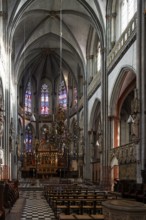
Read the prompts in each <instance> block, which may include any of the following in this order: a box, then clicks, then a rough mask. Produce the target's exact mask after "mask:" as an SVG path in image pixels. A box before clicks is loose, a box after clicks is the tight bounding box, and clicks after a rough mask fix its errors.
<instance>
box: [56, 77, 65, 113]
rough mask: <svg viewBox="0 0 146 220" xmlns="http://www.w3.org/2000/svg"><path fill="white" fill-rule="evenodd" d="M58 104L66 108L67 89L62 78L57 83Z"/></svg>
mask: <svg viewBox="0 0 146 220" xmlns="http://www.w3.org/2000/svg"><path fill="white" fill-rule="evenodd" d="M58 98H59V105H60V106H61V107H62V108H63V109H65V110H66V109H67V91H66V87H65V82H64V80H62V81H61V82H60V85H59V97H58Z"/></svg>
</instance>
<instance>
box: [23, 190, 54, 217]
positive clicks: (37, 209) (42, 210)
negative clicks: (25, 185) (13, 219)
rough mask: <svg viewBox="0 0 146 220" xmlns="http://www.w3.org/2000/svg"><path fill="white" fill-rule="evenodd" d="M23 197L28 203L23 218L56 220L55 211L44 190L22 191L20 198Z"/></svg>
mask: <svg viewBox="0 0 146 220" xmlns="http://www.w3.org/2000/svg"><path fill="white" fill-rule="evenodd" d="M22 197H23V198H25V199H26V203H25V206H24V208H23V210H22V214H21V220H55V217H54V213H53V211H52V209H51V208H50V207H49V205H48V203H47V202H46V200H45V198H44V196H43V192H42V191H23V192H20V198H22Z"/></svg>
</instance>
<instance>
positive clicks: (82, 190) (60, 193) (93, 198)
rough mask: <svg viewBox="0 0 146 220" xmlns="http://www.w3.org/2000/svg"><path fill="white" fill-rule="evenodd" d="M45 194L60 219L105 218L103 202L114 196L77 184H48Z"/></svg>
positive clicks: (99, 219) (100, 219) (101, 219)
mask: <svg viewBox="0 0 146 220" xmlns="http://www.w3.org/2000/svg"><path fill="white" fill-rule="evenodd" d="M44 196H45V198H46V200H47V202H48V203H49V205H50V207H51V208H52V210H53V211H54V214H55V217H56V218H57V219H59V220H70V219H98V220H104V215H103V210H102V202H103V201H105V200H107V199H110V198H113V195H111V194H109V193H107V192H104V191H103V192H101V191H97V190H94V189H89V188H87V187H81V186H79V185H77V184H50V185H46V186H45V187H44ZM111 196H112V197H111ZM115 198H116V197H115Z"/></svg>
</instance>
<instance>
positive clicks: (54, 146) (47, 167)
mask: <svg viewBox="0 0 146 220" xmlns="http://www.w3.org/2000/svg"><path fill="white" fill-rule="evenodd" d="M70 142H71V135H70V132H69V129H68V128H67V126H66V124H65V112H64V111H63V110H62V109H61V108H59V110H58V112H57V114H56V115H55V117H54V115H53V119H52V122H51V123H50V126H48V127H44V136H43V138H41V139H40V140H39V139H35V141H34V144H33V151H32V152H24V153H23V159H22V168H21V172H22V176H23V177H38V178H48V177H49V176H56V175H61V174H59V171H61V170H64V171H65V170H68V168H69V167H68V166H69V164H68V151H69V144H70Z"/></svg>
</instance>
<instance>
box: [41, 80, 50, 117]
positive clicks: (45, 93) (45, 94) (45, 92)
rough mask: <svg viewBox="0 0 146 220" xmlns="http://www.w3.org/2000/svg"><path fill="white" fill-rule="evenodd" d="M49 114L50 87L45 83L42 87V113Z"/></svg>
mask: <svg viewBox="0 0 146 220" xmlns="http://www.w3.org/2000/svg"><path fill="white" fill-rule="evenodd" d="M48 114H49V88H48V85H47V84H43V85H42V88H41V115H48Z"/></svg>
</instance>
